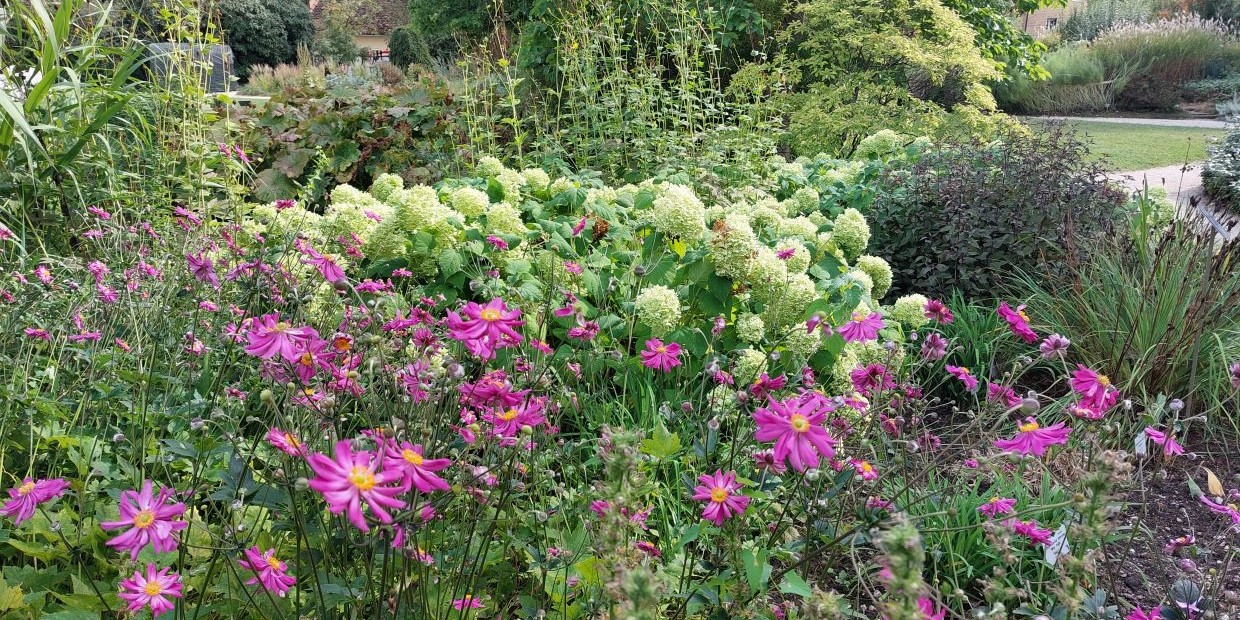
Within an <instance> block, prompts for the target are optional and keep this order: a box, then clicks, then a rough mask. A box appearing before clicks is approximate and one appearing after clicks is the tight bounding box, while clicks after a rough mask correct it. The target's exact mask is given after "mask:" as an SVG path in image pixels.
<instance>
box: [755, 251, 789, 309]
mask: <svg viewBox="0 0 1240 620" xmlns="http://www.w3.org/2000/svg"><path fill="white" fill-rule="evenodd" d="M787 281H788V265H786V264H784V261H782V260H779V257H778V256H776V255H775V251H774V250H772V249H771V248H768V247H766V246H764V245H759V246H758V251H757V253H756V254H755V255H754V259H753V263H752V265H751V266H750V269H749V273H748V274H746V276H745V282H746V283H747V284H749V286H750V287H751V288H752V290H753V296H754V299H756V300H758V301H760V302H762V303H770V302H771V301H772V300H774V299H775V298H776V297H778V296H779V295H780V294H781V293H782V292H783V290H784V287H785V285H786V284H787Z"/></svg>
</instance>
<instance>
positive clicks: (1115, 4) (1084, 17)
mask: <svg viewBox="0 0 1240 620" xmlns="http://www.w3.org/2000/svg"><path fill="white" fill-rule="evenodd" d="M1154 10H1155V7H1154V2H1153V0H1107V1H1106V2H1089V3H1085V6H1084V8H1077V9H1074V10H1073V11H1072V13H1071V14H1070V15H1068V18H1067V19H1065V20H1064V22H1063V25H1062V26H1060V27H1059V34H1060V36H1062V37H1063V40H1064V41H1093V40H1094V39H1095V38H1096V37H1097V36H1098V35H1100V34H1102V33H1103V32H1106V31H1107V30H1110V29H1111V28H1113V27H1115V26H1116V25H1119V24H1140V23H1144V22H1146V21H1149V19H1150V18H1151V17H1153V16H1154Z"/></svg>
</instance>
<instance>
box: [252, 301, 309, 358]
mask: <svg viewBox="0 0 1240 620" xmlns="http://www.w3.org/2000/svg"><path fill="white" fill-rule="evenodd" d="M246 337H247V338H248V340H249V345H248V346H246V348H245V352H246V353H248V354H250V355H253V356H256V357H260V358H262V359H271V358H273V357H275V356H276V355H279V356H280V357H282V358H284V360H285V361H287V362H290V363H292V362H296V361H297V357H298V356H299V355H300V354H301V349H302V348H303V347H304V346H305V344H306V343H308V342H310V341H311V340H317V339H318V337H319V334H318V332H316V331H314V328H311V327H293V326H292V325H290V324H288V323H286V322H284V321H281V320H280V315H279V314H275V313H272V314H264V315H263V316H260V317H258V318H256V319H254V324H253V325H252V326H251V327H250V331H249V333H248V334H247V335H246Z"/></svg>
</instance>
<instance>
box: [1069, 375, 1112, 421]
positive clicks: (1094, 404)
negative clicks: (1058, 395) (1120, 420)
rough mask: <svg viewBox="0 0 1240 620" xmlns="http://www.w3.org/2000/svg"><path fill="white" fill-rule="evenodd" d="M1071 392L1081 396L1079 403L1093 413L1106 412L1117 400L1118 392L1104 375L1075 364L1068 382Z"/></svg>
mask: <svg viewBox="0 0 1240 620" xmlns="http://www.w3.org/2000/svg"><path fill="white" fill-rule="evenodd" d="M1068 384H1069V385H1070V386H1071V387H1072V390H1073V391H1075V392H1076V393H1077V394H1080V395H1081V403H1082V404H1084V405H1086V406H1088V407H1089V408H1090V409H1093V410H1094V411H1106V410H1107V409H1110V408H1111V407H1113V406H1115V403H1116V401H1118V400H1119V390H1118V389H1116V388H1115V386H1114V385H1112V384H1111V379H1110V378H1109V377H1107V376H1106V375H1104V374H1101V373H1099V372H1097V371H1094V370H1091V369H1089V368H1086V367H1085V365H1084V364H1077V365H1076V370H1074V371H1072V379H1070V380H1069V381H1068Z"/></svg>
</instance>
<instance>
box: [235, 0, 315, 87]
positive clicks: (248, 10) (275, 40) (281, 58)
mask: <svg viewBox="0 0 1240 620" xmlns="http://www.w3.org/2000/svg"><path fill="white" fill-rule="evenodd" d="M219 15H220V26H221V28H222V29H223V31H224V42H225V43H227V44H228V45H229V46H231V47H232V51H233V56H234V57H235V58H236V66H237V75H238V76H239V77H241V78H242V79H244V78H245V77H246V76H248V75H249V70H250V67H251V66H254V65H270V66H275V65H278V64H281V63H293V62H296V61H297V48H298V46H300V45H309V44H310V43H311V42H312V41H313V40H314V22H313V21H312V19H311V17H310V9H309V7H307V6H306V4H305V1H304V0H221V2H220V5H219Z"/></svg>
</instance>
